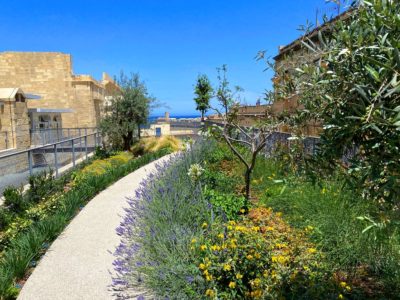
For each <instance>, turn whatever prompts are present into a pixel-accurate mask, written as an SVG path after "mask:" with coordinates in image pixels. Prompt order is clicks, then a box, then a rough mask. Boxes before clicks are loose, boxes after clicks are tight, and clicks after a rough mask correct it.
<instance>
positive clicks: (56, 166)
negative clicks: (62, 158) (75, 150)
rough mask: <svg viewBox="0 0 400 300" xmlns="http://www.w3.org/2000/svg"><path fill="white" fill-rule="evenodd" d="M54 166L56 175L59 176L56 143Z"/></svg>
mask: <svg viewBox="0 0 400 300" xmlns="http://www.w3.org/2000/svg"><path fill="white" fill-rule="evenodd" d="M54 166H55V169H56V177H58V160H57V144H54Z"/></svg>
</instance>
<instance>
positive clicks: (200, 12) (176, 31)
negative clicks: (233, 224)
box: [0, 0, 334, 115]
mask: <svg viewBox="0 0 400 300" xmlns="http://www.w3.org/2000/svg"><path fill="white" fill-rule="evenodd" d="M0 7H1V11H2V18H1V22H0V36H1V37H2V41H3V42H2V43H1V44H0V51H59V52H64V53H71V54H72V56H73V68H74V73H76V74H90V75H92V76H94V77H95V78H97V79H99V78H100V77H101V73H102V72H103V71H106V72H107V73H109V74H111V75H116V74H118V73H119V72H120V70H122V69H123V70H124V71H125V72H139V73H140V74H141V76H142V78H143V79H144V80H145V81H146V83H147V85H148V88H149V90H150V92H151V94H152V95H154V96H155V97H157V98H158V99H159V100H160V101H161V102H164V103H167V104H168V106H169V108H168V109H166V108H160V109H158V110H157V111H154V112H153V114H156V115H157V114H161V113H163V112H164V111H165V110H169V111H170V112H171V114H172V115H191V114H196V111H195V105H194V102H193V86H194V83H195V80H196V77H197V75H198V74H199V73H206V74H208V75H209V77H210V79H211V80H212V81H213V82H214V83H215V84H216V68H217V67H218V66H221V65H222V64H227V65H228V69H229V78H230V82H231V83H232V84H233V85H239V86H241V87H242V88H243V89H244V90H245V93H244V96H245V98H246V102H247V103H249V104H254V103H255V102H256V100H257V98H258V97H260V96H262V93H263V91H264V90H265V89H269V88H271V82H270V78H271V75H272V74H271V73H270V72H263V70H264V68H265V65H263V64H262V63H261V62H256V61H255V60H254V57H255V55H256V54H257V52H258V51H260V50H266V51H267V53H268V54H269V55H271V56H273V55H275V54H276V53H277V51H278V46H279V45H285V44H287V43H289V42H291V41H292V40H293V39H295V38H297V37H299V35H300V32H299V31H298V30H297V28H298V27H299V25H301V24H305V22H306V20H310V21H312V22H313V23H315V19H316V11H317V9H319V10H320V11H322V12H326V13H328V14H333V13H334V12H333V11H332V10H331V8H330V7H329V6H327V5H326V4H325V0H289V1H272V0H252V1H249V0H247V1H245V0H203V1H199V0H168V1H167V0H140V1H139V0H114V1H105V0H96V1H95V0H79V1H78V0H57V1H49V0H48V1H44V0H41V1H39V0H26V1H9V0H7V1H6V0H0ZM320 15H321V13H320Z"/></svg>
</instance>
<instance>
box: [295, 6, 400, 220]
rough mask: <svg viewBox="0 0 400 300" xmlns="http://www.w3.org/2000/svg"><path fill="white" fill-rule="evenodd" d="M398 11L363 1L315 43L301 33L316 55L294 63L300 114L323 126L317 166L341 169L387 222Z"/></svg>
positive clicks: (397, 147) (395, 204) (392, 196)
mask: <svg viewBox="0 0 400 300" xmlns="http://www.w3.org/2000/svg"><path fill="white" fill-rule="evenodd" d="M399 11H400V2H399V1H389V0H371V1H362V5H360V6H359V7H357V8H355V9H354V10H352V11H351V12H349V14H351V16H350V18H348V19H347V20H344V21H340V22H337V23H336V24H335V25H334V26H333V27H332V29H331V30H330V34H329V35H328V34H320V36H319V42H318V43H314V42H312V41H311V40H309V39H307V38H306V39H304V41H303V46H304V47H306V48H307V49H308V50H309V51H313V52H315V53H317V54H318V57H319V59H318V60H317V61H316V62H314V63H312V64H311V63H310V64H304V65H302V66H299V68H298V69H297V81H298V82H300V83H301V97H300V103H301V104H302V105H303V106H304V109H302V110H301V111H300V112H299V114H300V117H301V118H300V119H303V120H305V119H309V118H314V119H317V120H320V121H321V122H322V123H323V125H324V130H323V133H322V135H321V143H320V145H319V151H318V155H317V162H318V168H319V169H321V166H324V168H322V171H325V172H326V171H329V170H337V168H338V167H339V168H341V169H342V170H343V171H344V172H345V173H346V174H347V178H348V179H349V182H352V183H354V186H355V187H361V189H362V190H361V191H360V192H362V195H363V196H364V197H365V199H369V200H371V201H374V202H375V203H376V204H377V205H378V207H380V209H381V211H384V213H385V215H386V217H385V219H387V220H389V219H390V218H392V217H396V215H397V217H396V218H398V210H399V209H400V201H399V199H400V167H399V166H400V53H399V48H400V42H399V41H400V22H399ZM349 149H355V153H354V155H353V157H352V158H351V159H350V161H348V162H343V159H342V158H343V156H344V155H345V154H346V152H348V151H349ZM318 168H317V169H318ZM398 219H399V218H398Z"/></svg>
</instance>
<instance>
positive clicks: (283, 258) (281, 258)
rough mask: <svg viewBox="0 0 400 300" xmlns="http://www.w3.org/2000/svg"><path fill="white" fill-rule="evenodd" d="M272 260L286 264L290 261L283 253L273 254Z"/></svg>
mask: <svg viewBox="0 0 400 300" xmlns="http://www.w3.org/2000/svg"><path fill="white" fill-rule="evenodd" d="M271 260H272V262H277V263H279V264H284V263H286V262H287V261H288V258H287V257H286V256H283V255H278V256H272V257H271Z"/></svg>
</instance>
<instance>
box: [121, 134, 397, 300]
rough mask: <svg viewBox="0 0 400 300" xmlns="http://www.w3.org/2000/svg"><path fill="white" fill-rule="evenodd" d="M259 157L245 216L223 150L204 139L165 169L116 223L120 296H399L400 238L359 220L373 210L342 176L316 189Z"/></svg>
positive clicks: (239, 187)
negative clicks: (132, 291)
mask: <svg viewBox="0 0 400 300" xmlns="http://www.w3.org/2000/svg"><path fill="white" fill-rule="evenodd" d="M258 160H259V161H258V163H257V167H256V169H255V170H254V175H253V179H252V185H253V194H252V195H253V197H252V202H251V207H250V209H249V212H248V213H247V210H245V209H243V207H242V206H243V204H244V200H243V197H242V196H241V193H242V192H243V181H242V178H243V177H242V174H243V169H242V168H241V165H240V162H238V161H237V160H236V159H235V157H234V156H233V155H232V154H231V153H230V152H229V149H227V148H226V147H224V146H222V145H220V144H216V143H214V142H210V141H206V142H201V143H197V145H195V146H194V147H193V149H192V150H191V151H188V152H185V153H183V154H182V155H181V157H180V158H179V159H176V160H175V161H172V162H170V163H169V164H168V165H163V166H160V167H159V174H158V175H157V177H156V179H154V178H152V180H151V181H145V182H144V183H143V185H142V188H141V190H140V191H139V192H138V193H137V198H138V199H134V200H132V201H130V205H131V209H130V210H129V211H128V212H127V216H126V218H125V222H124V223H123V224H122V226H121V228H119V229H118V232H119V234H121V237H122V242H121V245H120V246H119V247H118V248H117V250H116V252H115V255H116V261H115V266H116V271H117V272H118V273H119V276H118V277H117V278H115V279H114V286H115V288H116V289H117V290H119V291H120V292H121V295H125V294H126V293H128V294H129V288H131V287H136V288H137V287H138V286H140V287H142V288H143V289H144V290H151V291H152V293H153V294H155V296H156V297H159V298H165V297H168V298H170V299H203V298H209V299H216V298H218V299H280V298H285V299H338V298H339V299H382V298H384V299H396V297H397V296H398V295H399V293H400V291H399V287H400V285H399V278H400V277H399V273H398V272H399V267H400V265H399V262H400V259H399V255H398V252H396V251H398V249H399V236H398V234H397V235H393V236H392V237H391V238H390V242H387V243H382V241H380V240H377V239H376V238H375V235H373V234H372V232H369V231H367V232H363V229H364V228H365V226H366V224H365V222H363V221H362V220H360V219H359V218H357V217H360V216H363V215H367V214H369V213H372V212H373V209H374V208H373V207H371V206H369V205H367V204H366V203H365V202H363V201H362V200H361V199H359V198H358V197H357V196H355V194H354V193H353V192H352V191H351V190H348V189H346V188H343V183H342V181H341V179H340V178H330V179H329V180H328V179H327V180H325V181H323V183H322V185H321V186H315V185H313V184H312V183H310V182H309V181H308V180H307V178H306V177H305V176H303V175H301V174H300V173H298V172H297V171H296V170H293V169H291V168H288V162H287V161H286V160H285V159H284V158H283V157H277V158H276V159H265V158H264V157H261V156H260V157H259V158H258ZM137 200H139V201H137ZM396 249H397V250H396Z"/></svg>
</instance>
